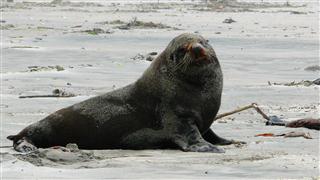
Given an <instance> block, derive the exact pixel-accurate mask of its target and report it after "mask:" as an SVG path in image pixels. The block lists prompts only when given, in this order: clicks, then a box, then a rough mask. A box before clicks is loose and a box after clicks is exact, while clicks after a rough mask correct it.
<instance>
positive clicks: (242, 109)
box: [214, 103, 270, 121]
mask: <svg viewBox="0 0 320 180" xmlns="http://www.w3.org/2000/svg"><path fill="white" fill-rule="evenodd" d="M251 108H254V109H255V110H256V111H257V113H259V114H260V115H261V116H262V117H263V118H264V119H266V120H269V119H270V118H269V116H267V115H266V114H265V113H264V112H263V111H262V110H261V109H260V108H259V107H258V104H257V103H252V104H250V105H247V106H244V107H240V108H237V109H236V110H233V111H230V112H226V113H222V114H218V115H217V116H216V117H215V118H214V121H215V120H217V119H221V118H223V117H225V116H229V115H232V114H235V113H238V112H241V111H244V110H247V109H251Z"/></svg>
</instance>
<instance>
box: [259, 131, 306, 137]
mask: <svg viewBox="0 0 320 180" xmlns="http://www.w3.org/2000/svg"><path fill="white" fill-rule="evenodd" d="M279 136H283V137H285V138H288V137H304V138H305V139H312V137H311V135H310V133H305V132H302V131H291V132H288V133H281V134H274V133H261V134H256V135H255V137H279Z"/></svg>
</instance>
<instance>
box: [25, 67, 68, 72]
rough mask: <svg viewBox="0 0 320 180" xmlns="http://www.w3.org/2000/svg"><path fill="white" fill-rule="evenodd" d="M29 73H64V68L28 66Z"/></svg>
mask: <svg viewBox="0 0 320 180" xmlns="http://www.w3.org/2000/svg"><path fill="white" fill-rule="evenodd" d="M28 69H29V70H28V71H27V72H39V71H51V70H56V71H64V67H62V66H60V65H56V66H28Z"/></svg>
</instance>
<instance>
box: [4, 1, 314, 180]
mask: <svg viewBox="0 0 320 180" xmlns="http://www.w3.org/2000/svg"><path fill="white" fill-rule="evenodd" d="M157 2H158V1H139V2H137V1H103V0H95V1H74V0H70V1H59V0H55V1H49V0H47V1H45V0H41V1H36V0H34V1H30V0H25V1H18V0H15V1H14V2H7V1H6V0H2V1H1V72H0V73H1V103H0V107H1V129H0V130H1V138H0V142H1V146H8V145H12V144H11V143H12V142H11V141H9V140H7V139H6V137H7V136H8V135H12V134H16V133H17V132H19V131H20V130H21V129H23V128H24V127H26V126H27V125H29V124H31V123H33V122H36V121H38V120H41V119H42V118H44V117H46V116H47V115H49V114H51V113H53V112H55V111H56V110H59V109H61V108H63V107H66V106H69V105H72V104H74V103H77V102H80V101H82V100H85V99H88V98H90V97H93V96H96V95H99V94H102V93H105V92H108V91H112V90H114V89H117V88H120V87H123V86H125V85H128V84H130V83H133V82H134V81H135V80H137V78H139V77H140V76H141V74H142V73H143V71H144V70H145V69H146V68H147V67H148V66H149V65H150V63H151V62H150V61H148V60H146V57H147V56H148V53H151V52H156V53H157V54H159V53H161V51H163V50H164V48H165V47H166V46H167V44H168V43H169V41H170V40H171V39H172V38H174V37H175V36H177V35H179V34H181V33H184V32H191V33H197V34H200V35H202V36H204V37H205V38H207V39H208V40H209V42H210V44H211V45H212V47H213V48H214V49H215V51H216V53H217V56H218V58H219V61H220V63H221V66H222V70H223V74H224V89H223V95H222V105H221V108H220V111H219V113H223V112H227V111H231V110H234V109H236V108H237V107H241V106H245V105H248V104H251V103H253V102H255V103H258V105H259V107H260V108H261V109H262V110H263V111H264V112H265V113H266V114H268V115H270V116H271V115H276V116H278V117H280V118H282V119H283V120H286V121H292V120H296V119H301V118H319V116H320V114H319V110H320V103H319V86H318V85H315V84H312V85H308V86H306V85H304V84H299V82H301V81H306V80H308V81H313V80H315V79H317V78H319V72H320V68H319V2H317V1H315V0H305V1H303V2H300V1H299V2H297V1H294V0H288V1H281V0H279V1H275V0H274V1H271V0H263V1H258V0H257V1H253V0H252V1H249V0H246V1H245V0H241V1H232V0H230V1H226V2H228V3H212V4H211V3H205V2H200V1H160V3H157ZM230 20H233V21H234V22H230ZM310 67H313V68H310ZM292 82H294V83H292ZM290 83H291V85H288V84H290ZM295 83H296V84H295ZM55 89H59V90H62V91H63V92H66V93H69V94H72V95H73V97H68V98H19V96H30V95H46V94H52V91H53V90H55ZM265 122H266V121H265V119H263V118H262V117H261V116H260V115H259V114H257V113H256V112H255V111H254V110H247V111H243V112H241V113H237V114H234V115H231V116H228V117H226V118H222V119H220V120H218V121H216V122H215V123H213V125H212V127H211V128H212V129H213V130H214V131H215V132H217V134H219V135H221V136H222V137H225V138H229V139H235V140H241V141H245V142H247V144H245V145H230V146H222V148H223V149H225V151H226V153H223V154H214V153H187V152H182V151H179V150H141V151H133V150H76V151H74V152H64V151H62V150H61V149H39V151H38V152H37V153H31V154H21V153H18V152H15V151H14V150H13V148H1V149H0V150H1V151H0V155H1V161H0V162H1V179H319V177H320V174H319V148H320V147H319V131H317V130H310V129H307V128H286V127H283V126H266V125H265ZM291 131H299V132H305V133H309V134H310V136H311V137H312V139H306V138H303V137H294V138H284V137H255V135H256V134H261V133H274V134H283V133H288V132H291Z"/></svg>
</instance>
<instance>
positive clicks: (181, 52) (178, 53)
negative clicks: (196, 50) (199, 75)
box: [175, 47, 187, 59]
mask: <svg viewBox="0 0 320 180" xmlns="http://www.w3.org/2000/svg"><path fill="white" fill-rule="evenodd" d="M186 52H187V50H186V48H184V47H180V48H178V49H177V50H176V53H175V57H176V59H182V58H183V57H184V55H185V54H186Z"/></svg>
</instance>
